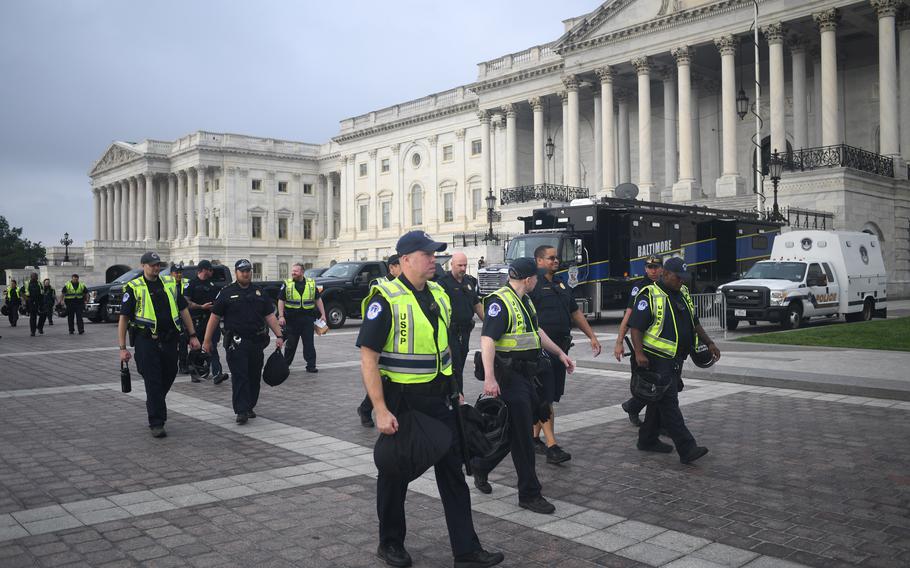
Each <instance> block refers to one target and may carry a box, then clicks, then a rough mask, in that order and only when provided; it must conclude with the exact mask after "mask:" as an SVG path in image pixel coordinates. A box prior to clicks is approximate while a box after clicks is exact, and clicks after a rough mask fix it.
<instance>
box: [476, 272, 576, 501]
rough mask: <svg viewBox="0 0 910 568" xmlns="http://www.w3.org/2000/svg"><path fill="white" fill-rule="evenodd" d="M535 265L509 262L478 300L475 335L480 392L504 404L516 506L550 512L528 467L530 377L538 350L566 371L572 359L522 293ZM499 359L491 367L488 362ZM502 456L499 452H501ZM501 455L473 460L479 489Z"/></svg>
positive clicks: (485, 487) (533, 414) (534, 402)
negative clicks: (505, 277) (494, 286)
mask: <svg viewBox="0 0 910 568" xmlns="http://www.w3.org/2000/svg"><path fill="white" fill-rule="evenodd" d="M537 274H538V269H537V263H536V262H534V260H533V259H530V258H518V259H515V260H513V261H512V263H511V264H510V265H509V282H508V284H506V285H505V286H503V287H502V288H500V289H499V290H496V291H495V292H493V293H492V294H490V295H489V296H487V297H486V298H484V304H485V311H486V315H485V317H484V319H483V331H481V334H480V350H481V357H482V358H483V372H484V381H483V393H484V394H485V395H487V396H502V400H503V402H505V403H506V406H508V407H509V441H510V445H511V452H512V461H513V462H514V463H515V471H516V473H517V474H518V504H519V506H521V507H522V508H525V509H529V510H531V511H534V512H535V513H541V514H547V515H548V514H552V513H553V512H554V511H555V510H556V507H554V506H553V504H552V503H550V502H549V501H547V500H546V499H544V498H543V496H542V495H541V493H540V481H538V480H537V472H536V471H535V469H534V443H533V440H532V428H533V426H534V423H535V422H537V420H538V418H539V416H538V415H539V413H540V411H539V410H538V409H539V407H540V405H541V401H540V399H539V397H538V394H537V389H536V386H535V382H534V378H535V375H536V374H537V369H538V359H539V358H540V350H541V348H543V349H545V350H546V351H547V352H549V353H550V354H552V355H553V356H554V357H557V358H558V359H559V361H561V362H562V364H563V365H565V367H566V370H567V371H568V372H570V373H572V372H574V371H575V363H573V362H572V360H571V359H569V356H568V355H566V354H565V353H564V352H563V350H562V349H560V348H559V346H558V345H556V344H555V343H554V342H553V340H551V339H550V337H549V336H548V335H547V333H546V332H545V331H544V330H542V329H540V328H539V327H538V323H537V312H536V311H535V309H534V304H533V303H532V302H531V298H530V297H528V292H530V291H531V290H533V289H534V286H535V285H536V284H537ZM496 360H500V361H502V362H501V363H500V369H499V370H496V367H494V362H495V361H496ZM502 457H504V456H502ZM502 457H495V458H494V459H483V458H474V459H472V460H471V465H472V466H473V467H474V485H475V486H476V487H477V489H479V490H480V491H481V492H483V493H491V492H492V491H493V488H492V487H491V486H490V483H489V482H488V481H487V475H488V474H489V473H490V471H491V470H492V469H493V468H494V467H496V465H497V464H498V462H499V461H500V460H501V459H502Z"/></svg>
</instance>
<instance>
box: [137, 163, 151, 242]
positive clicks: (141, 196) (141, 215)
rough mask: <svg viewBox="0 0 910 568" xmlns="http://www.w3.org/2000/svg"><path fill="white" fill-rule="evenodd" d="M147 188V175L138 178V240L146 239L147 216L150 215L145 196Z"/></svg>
mask: <svg viewBox="0 0 910 568" xmlns="http://www.w3.org/2000/svg"><path fill="white" fill-rule="evenodd" d="M147 194H148V191H147V190H146V181H145V176H143V177H137V178H136V240H137V241H141V240H143V239H145V218H146V217H147V216H148V211H149V204H148V201H146V198H145V196H146V195H147Z"/></svg>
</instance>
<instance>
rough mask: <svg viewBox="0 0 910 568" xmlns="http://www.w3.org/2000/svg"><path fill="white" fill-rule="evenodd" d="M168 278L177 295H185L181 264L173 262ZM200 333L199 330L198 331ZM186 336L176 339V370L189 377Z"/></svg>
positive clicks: (184, 334)
mask: <svg viewBox="0 0 910 568" xmlns="http://www.w3.org/2000/svg"><path fill="white" fill-rule="evenodd" d="M170 278H172V279H173V280H174V285H175V286H176V287H177V293H178V294H180V295H181V296H185V295H186V285H187V282H186V281H185V280H184V279H183V262H175V263H173V264H171V274H170ZM200 331H201V330H200ZM186 344H187V336H186V333H181V334H180V336H179V337H178V338H177V363H178V369H179V372H180V374H181V375H189V374H190V368H189V366H188V365H187V362H186V357H187V348H186Z"/></svg>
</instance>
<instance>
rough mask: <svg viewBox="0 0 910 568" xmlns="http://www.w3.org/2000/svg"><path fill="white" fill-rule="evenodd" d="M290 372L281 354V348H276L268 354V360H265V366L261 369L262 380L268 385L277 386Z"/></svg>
mask: <svg viewBox="0 0 910 568" xmlns="http://www.w3.org/2000/svg"><path fill="white" fill-rule="evenodd" d="M290 374H291V370H290V369H289V368H288V364H287V362H286V361H285V360H284V355H282V354H281V349H277V348H276V349H275V351H274V352H273V353H272V354H271V355H269V358H268V360H266V362H265V367H264V368H263V369H262V380H263V382H265V384H267V385H269V386H270V387H277V386H278V385H280V384H281V383H283V382H284V381H285V379H287V378H288V375H290Z"/></svg>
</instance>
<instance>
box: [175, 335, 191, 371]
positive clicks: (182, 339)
mask: <svg viewBox="0 0 910 568" xmlns="http://www.w3.org/2000/svg"><path fill="white" fill-rule="evenodd" d="M188 346H189V337H187V335H186V333H183V332H181V333H180V334H179V335H178V336H177V362H178V363H179V364H180V372H181V373H187V372H188V371H187V363H186V360H187V356H188V355H189V353H188V351H187V348H188Z"/></svg>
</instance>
